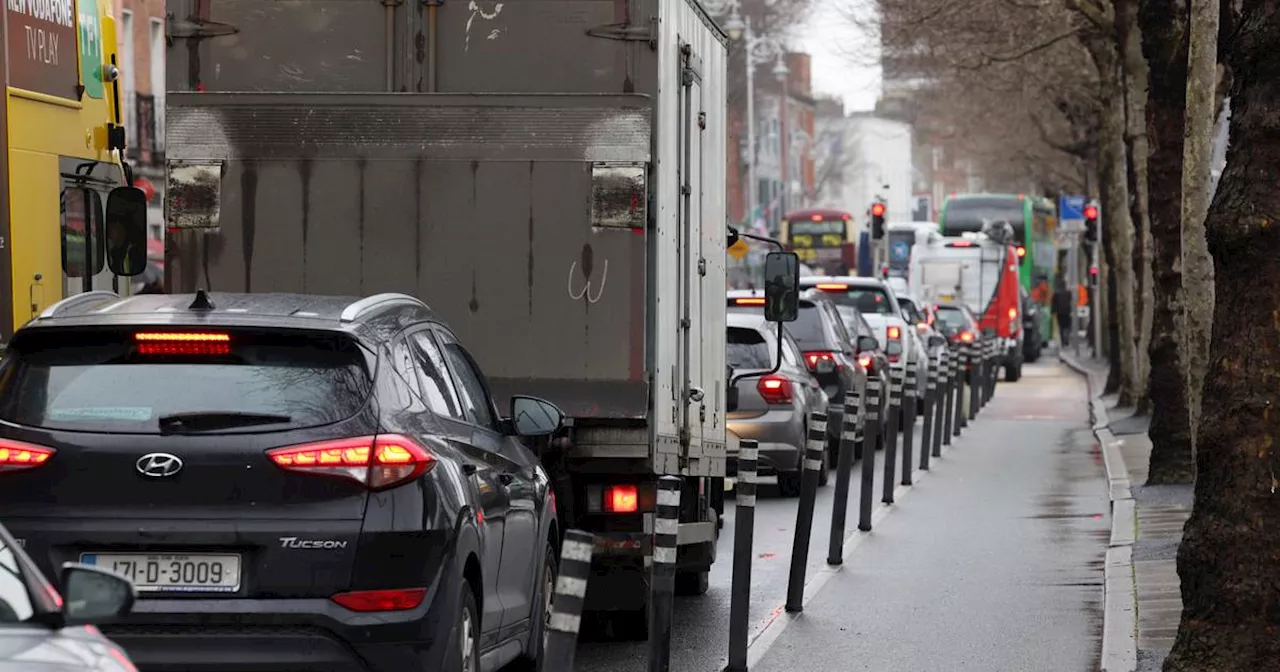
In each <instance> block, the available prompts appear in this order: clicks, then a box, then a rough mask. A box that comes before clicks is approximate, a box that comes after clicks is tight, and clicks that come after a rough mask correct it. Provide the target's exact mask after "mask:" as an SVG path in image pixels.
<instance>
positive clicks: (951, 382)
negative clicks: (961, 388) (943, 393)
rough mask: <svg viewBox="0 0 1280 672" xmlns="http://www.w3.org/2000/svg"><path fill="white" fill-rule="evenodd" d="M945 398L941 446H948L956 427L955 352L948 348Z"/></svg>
mask: <svg viewBox="0 0 1280 672" xmlns="http://www.w3.org/2000/svg"><path fill="white" fill-rule="evenodd" d="M946 357H947V368H946V379H947V398H946V399H945V400H944V401H943V404H942V409H943V422H942V427H941V428H940V431H941V432H942V445H944V446H950V445H951V437H952V436H955V426H956V416H955V410H956V361H957V360H956V351H955V350H954V349H951V348H948V349H947V352H946Z"/></svg>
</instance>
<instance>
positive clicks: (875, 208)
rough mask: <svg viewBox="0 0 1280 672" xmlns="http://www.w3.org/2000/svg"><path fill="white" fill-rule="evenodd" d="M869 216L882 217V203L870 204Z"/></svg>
mask: <svg viewBox="0 0 1280 672" xmlns="http://www.w3.org/2000/svg"><path fill="white" fill-rule="evenodd" d="M871 216H872V217H884V203H872V204H871Z"/></svg>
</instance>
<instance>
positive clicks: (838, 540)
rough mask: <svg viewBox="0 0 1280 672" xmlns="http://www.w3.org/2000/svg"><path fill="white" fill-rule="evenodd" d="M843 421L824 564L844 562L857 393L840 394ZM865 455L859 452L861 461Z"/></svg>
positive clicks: (855, 433) (856, 413)
mask: <svg viewBox="0 0 1280 672" xmlns="http://www.w3.org/2000/svg"><path fill="white" fill-rule="evenodd" d="M844 409H845V412H844V416H843V418H844V420H843V422H842V423H841V425H842V427H841V431H840V455H839V457H837V458H836V493H835V501H834V502H833V503H832V505H831V541H830V543H829V544H828V546H827V564H828V565H839V564H841V563H843V562H844V524H845V520H846V519H847V518H848V514H849V478H850V475H851V474H852V472H853V453H854V446H855V444H856V442H857V440H858V436H857V434H858V416H860V415H862V413H861V412H860V409H859V408H858V393H857V392H848V393H846V394H845V395H844ZM862 459H864V460H865V459H867V458H866V452H865V451H864V452H863V458H862Z"/></svg>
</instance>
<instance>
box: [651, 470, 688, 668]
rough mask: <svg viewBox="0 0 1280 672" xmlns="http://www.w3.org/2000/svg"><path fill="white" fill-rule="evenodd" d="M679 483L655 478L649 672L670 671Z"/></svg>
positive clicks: (680, 482) (676, 478)
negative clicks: (656, 506)
mask: <svg viewBox="0 0 1280 672" xmlns="http://www.w3.org/2000/svg"><path fill="white" fill-rule="evenodd" d="M683 483H684V481H683V480H682V479H681V478H680V477H678V476H663V477H662V478H659V479H658V508H657V512H656V513H657V515H655V516H654V518H653V578H652V583H651V584H650V593H649V672H667V671H668V670H670V669H671V617H672V610H673V609H674V607H675V588H676V535H677V534H678V533H679V531H680V490H681V486H682V485H683Z"/></svg>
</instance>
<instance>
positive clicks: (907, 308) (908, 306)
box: [898, 301, 924, 322]
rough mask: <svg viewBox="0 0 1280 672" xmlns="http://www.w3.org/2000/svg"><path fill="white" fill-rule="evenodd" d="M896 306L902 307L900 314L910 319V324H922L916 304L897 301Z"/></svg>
mask: <svg viewBox="0 0 1280 672" xmlns="http://www.w3.org/2000/svg"><path fill="white" fill-rule="evenodd" d="M898 305H899V306H901V307H902V312H904V313H906V314H907V315H908V316H910V317H911V321H912V322H924V316H923V315H921V314H920V310H919V309H918V308H916V304H914V303H911V302H910V301H898Z"/></svg>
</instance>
